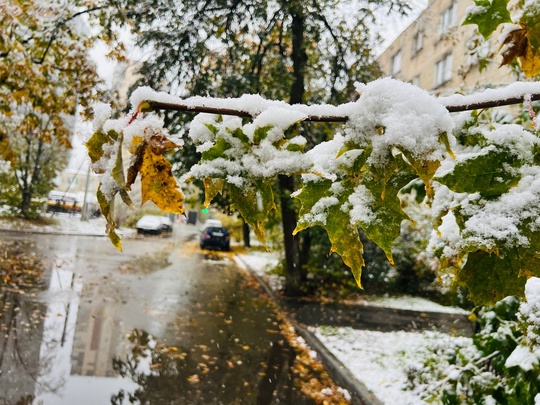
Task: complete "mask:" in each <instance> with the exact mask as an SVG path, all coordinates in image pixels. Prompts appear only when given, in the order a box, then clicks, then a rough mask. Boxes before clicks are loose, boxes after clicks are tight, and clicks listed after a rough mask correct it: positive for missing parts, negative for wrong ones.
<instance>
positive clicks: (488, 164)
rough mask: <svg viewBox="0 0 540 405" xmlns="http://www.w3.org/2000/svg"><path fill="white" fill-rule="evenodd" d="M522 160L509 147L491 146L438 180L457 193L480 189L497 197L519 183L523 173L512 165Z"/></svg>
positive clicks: (488, 195) (518, 165)
mask: <svg viewBox="0 0 540 405" xmlns="http://www.w3.org/2000/svg"><path fill="white" fill-rule="evenodd" d="M522 164H523V162H522V161H521V160H520V159H519V158H518V157H516V155H515V154H512V153H509V152H508V150H507V149H506V148H499V149H492V150H488V151H487V152H486V153H484V154H481V155H477V156H475V157H473V158H471V159H467V160H464V161H461V162H458V163H456V165H455V167H454V170H453V171H451V172H450V173H447V174H445V175H444V176H441V177H438V178H436V179H435V180H437V181H438V182H439V183H442V184H444V185H445V186H447V187H448V188H449V189H451V190H453V191H455V192H457V193H476V192H479V193H480V194H481V195H482V196H484V197H497V196H500V195H501V194H504V193H506V192H507V191H508V190H510V188H512V187H514V186H515V185H517V183H518V182H519V180H520V178H521V175H520V174H519V172H518V171H517V170H512V169H517V168H519V167H521V165H522ZM509 168H511V169H509Z"/></svg>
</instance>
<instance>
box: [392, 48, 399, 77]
mask: <svg viewBox="0 0 540 405" xmlns="http://www.w3.org/2000/svg"><path fill="white" fill-rule="evenodd" d="M391 62H392V71H391V72H390V74H391V75H392V76H395V75H396V74H397V73H399V71H400V70H401V50H399V51H397V52H396V53H395V54H394V55H393V56H392V60H391Z"/></svg>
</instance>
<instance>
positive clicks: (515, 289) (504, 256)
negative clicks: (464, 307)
mask: <svg viewBox="0 0 540 405" xmlns="http://www.w3.org/2000/svg"><path fill="white" fill-rule="evenodd" d="M520 272H521V263H520V261H519V257H518V256H517V251H515V250H501V251H500V252H499V254H496V253H488V252H484V251H482V250H478V251H476V252H471V253H469V256H468V258H467V263H466V264H465V266H464V267H463V269H461V271H460V272H459V273H458V281H461V282H464V283H465V284H466V285H467V287H468V289H469V293H470V296H469V299H470V300H471V301H472V302H474V303H475V304H476V305H493V304H495V303H496V302H497V301H500V300H502V299H503V298H505V297H507V296H509V295H513V296H516V297H523V295H524V291H525V282H526V281H527V279H526V277H520Z"/></svg>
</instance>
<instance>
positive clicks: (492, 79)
mask: <svg viewBox="0 0 540 405" xmlns="http://www.w3.org/2000/svg"><path fill="white" fill-rule="evenodd" d="M473 4H474V3H473V1H472V0H429V3H428V6H427V8H426V9H425V10H424V11H423V12H422V13H421V14H420V15H419V16H418V18H417V19H416V20H415V21H414V22H412V23H411V24H410V25H409V26H408V27H407V28H406V29H405V30H404V31H403V32H402V33H401V34H400V35H399V37H398V38H396V40H395V41H394V42H393V43H392V44H390V46H388V48H387V49H386V50H385V51H384V52H383V53H382V54H381V55H380V56H379V58H378V59H377V60H378V62H379V64H380V66H381V69H382V71H383V75H384V76H391V77H393V78H395V79H398V80H402V81H405V82H410V83H413V84H415V85H417V86H419V87H421V88H423V89H425V90H428V91H429V92H431V93H433V94H437V95H448V94H453V93H456V92H462V91H465V92H466V91H467V90H471V89H474V88H475V87H477V86H479V85H482V86H486V85H489V86H492V87H498V86H501V85H505V84H508V83H511V82H514V81H516V75H515V74H514V73H513V72H512V71H511V69H510V68H509V67H507V66H503V67H500V68H499V65H500V61H501V57H500V56H499V55H498V52H497V51H498V48H499V44H498V43H497V35H496V34H494V35H493V38H491V39H490V41H488V42H484V41H483V38H482V36H481V35H480V34H478V33H477V27H476V25H465V26H462V25H461V23H462V21H463V19H464V18H465V14H466V9H467V8H468V7H469V6H471V5H473ZM478 41H480V42H478ZM477 43H480V44H482V45H481V46H480V48H478V49H479V52H477V53H475V52H472V50H473V49H474V48H475V44H477ZM479 56H480V57H479ZM482 58H487V59H488V60H491V63H489V64H488V66H487V67H486V69H485V70H483V71H482V72H480V71H479V69H478V67H479V64H480V63H481V61H482Z"/></svg>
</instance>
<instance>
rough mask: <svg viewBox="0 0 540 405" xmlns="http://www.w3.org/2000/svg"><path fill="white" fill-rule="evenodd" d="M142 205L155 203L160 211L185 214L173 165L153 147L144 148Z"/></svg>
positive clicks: (141, 171) (141, 170)
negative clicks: (149, 202) (147, 202)
mask: <svg viewBox="0 0 540 405" xmlns="http://www.w3.org/2000/svg"><path fill="white" fill-rule="evenodd" d="M140 173H141V186H142V203H143V204H144V203H145V202H146V201H149V200H150V201H153V202H154V203H155V204H156V205H157V206H158V207H159V208H160V209H162V210H163V211H166V212H170V213H173V214H183V213H184V212H185V211H184V207H183V204H182V201H183V200H184V195H183V194H182V193H181V192H180V190H179V189H178V184H177V182H176V179H175V178H174V176H173V173H172V166H171V163H170V162H169V161H168V160H167V159H166V158H165V157H164V156H161V155H160V154H156V153H155V149H153V147H152V145H149V144H146V147H144V148H142V163H141V168H140Z"/></svg>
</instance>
